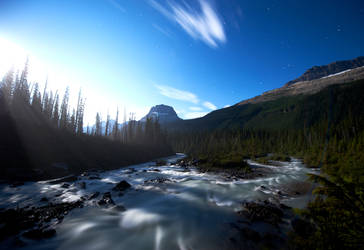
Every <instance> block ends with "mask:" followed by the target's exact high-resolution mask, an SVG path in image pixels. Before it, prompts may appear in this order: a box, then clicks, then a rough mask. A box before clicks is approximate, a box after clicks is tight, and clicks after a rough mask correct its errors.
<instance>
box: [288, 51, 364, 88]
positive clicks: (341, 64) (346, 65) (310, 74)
mask: <svg viewBox="0 0 364 250" xmlns="http://www.w3.org/2000/svg"><path fill="white" fill-rule="evenodd" d="M362 66H364V56H360V57H357V58H354V59H352V60H345V61H336V62H333V63H330V64H328V65H322V66H313V67H312V68H310V69H308V70H307V71H306V72H305V73H304V74H303V75H301V76H300V77H298V78H296V79H294V80H292V81H289V82H288V83H286V85H285V86H286V87H288V86H290V85H292V84H294V83H296V82H302V81H311V80H315V79H319V78H322V77H325V76H328V75H333V74H336V73H339V72H342V71H345V70H349V69H355V68H358V67H362Z"/></svg>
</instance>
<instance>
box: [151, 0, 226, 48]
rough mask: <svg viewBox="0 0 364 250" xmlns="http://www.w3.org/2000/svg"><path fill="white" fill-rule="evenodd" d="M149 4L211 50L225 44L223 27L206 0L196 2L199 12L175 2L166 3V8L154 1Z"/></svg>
mask: <svg viewBox="0 0 364 250" xmlns="http://www.w3.org/2000/svg"><path fill="white" fill-rule="evenodd" d="M149 3H150V5H151V6H152V7H154V8H155V9H156V10H158V11H159V12H160V13H161V14H163V15H164V16H166V17H167V18H168V19H170V20H172V21H173V22H176V23H177V24H179V25H180V26H181V27H182V28H183V29H184V30H185V31H186V32H187V33H188V34H189V35H190V36H191V37H193V38H194V39H199V40H201V41H203V42H205V43H206V44H207V45H209V46H210V47H213V48H216V47H218V45H219V43H224V42H226V35H225V31H224V26H223V24H222V22H221V20H220V18H219V15H218V14H217V12H216V10H215V9H214V8H213V7H212V5H211V4H210V3H209V2H207V1H206V0H199V1H198V3H199V5H200V9H199V10H197V9H196V8H193V7H192V6H191V5H190V4H188V3H186V2H184V4H178V3H176V2H175V1H167V4H166V7H164V6H162V5H161V4H160V3H158V2H157V1H156V0H149Z"/></svg>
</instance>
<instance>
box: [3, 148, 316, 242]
mask: <svg viewBox="0 0 364 250" xmlns="http://www.w3.org/2000/svg"><path fill="white" fill-rule="evenodd" d="M183 157H184V155H182V154H178V155H177V156H173V157H169V158H166V159H165V161H158V162H149V163H145V164H140V165H135V166H131V167H129V168H122V169H119V170H113V171H107V172H97V171H94V172H87V173H83V174H82V175H80V176H67V177H65V178H60V179H56V180H49V181H42V182H27V183H12V184H8V183H3V184H1V185H0V246H1V247H3V248H22V249H56V248H57V249H90V248H92V249H131V248H132V249H259V248H261V247H269V248H278V247H280V246H282V245H283V244H285V241H286V238H287V237H286V236H287V231H289V230H292V228H293V230H304V229H302V228H304V227H305V226H306V225H303V226H302V223H301V222H300V221H299V220H298V219H295V215H294V213H293V211H292V209H291V208H292V207H303V206H305V204H306V203H307V202H308V200H309V199H310V197H311V195H310V192H311V190H312V185H311V184H310V183H308V182H306V173H309V172H313V171H317V170H312V169H308V168H305V167H304V165H303V164H302V163H301V162H300V161H299V160H296V159H292V160H291V161H290V162H280V163H279V164H272V165H262V164H258V163H256V162H252V161H249V164H250V165H251V167H252V173H250V175H248V176H239V175H236V174H234V173H228V172H225V173H213V172H211V173H210V172H206V173H202V172H200V171H199V170H198V168H196V167H195V166H194V165H193V162H192V163H190V164H188V163H187V164H186V162H181V161H178V160H180V159H181V158H183ZM292 221H293V222H294V223H292ZM300 223H301V224H300ZM292 225H293V226H292Z"/></svg>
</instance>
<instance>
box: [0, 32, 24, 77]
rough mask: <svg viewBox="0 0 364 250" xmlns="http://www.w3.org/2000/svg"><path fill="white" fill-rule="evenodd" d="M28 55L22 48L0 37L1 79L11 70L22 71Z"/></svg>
mask: <svg viewBox="0 0 364 250" xmlns="http://www.w3.org/2000/svg"><path fill="white" fill-rule="evenodd" d="M28 55H29V53H27V52H26V51H25V50H24V49H23V48H22V47H20V46H18V45H16V44H15V43H12V42H10V41H9V40H6V39H4V38H2V37H0V77H3V76H4V74H5V73H6V72H7V71H8V70H10V69H11V68H13V69H14V70H20V69H22V68H23V67H24V63H25V61H26V58H27V56H28Z"/></svg>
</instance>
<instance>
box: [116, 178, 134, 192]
mask: <svg viewBox="0 0 364 250" xmlns="http://www.w3.org/2000/svg"><path fill="white" fill-rule="evenodd" d="M130 187H131V185H130V184H129V183H128V182H127V181H125V180H122V181H120V182H119V183H118V184H116V186H115V187H114V188H113V189H112V190H114V191H124V190H126V189H128V188H130Z"/></svg>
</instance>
